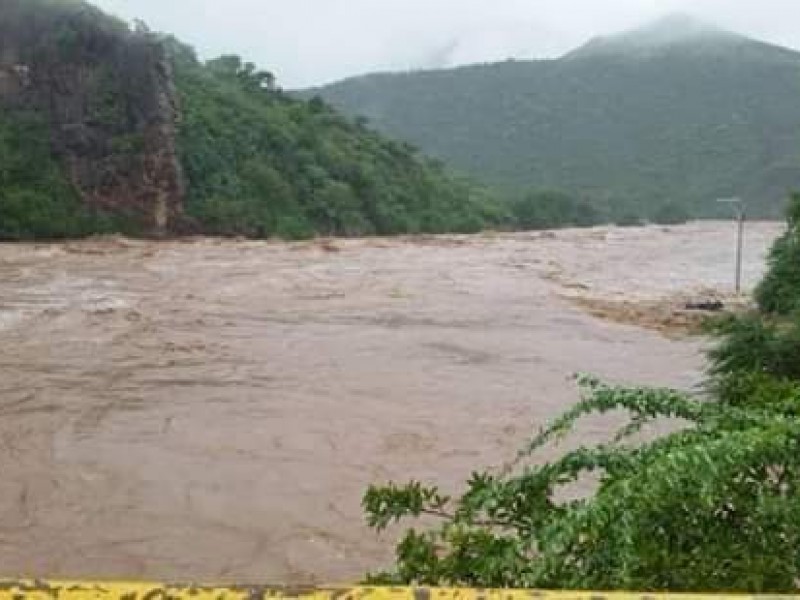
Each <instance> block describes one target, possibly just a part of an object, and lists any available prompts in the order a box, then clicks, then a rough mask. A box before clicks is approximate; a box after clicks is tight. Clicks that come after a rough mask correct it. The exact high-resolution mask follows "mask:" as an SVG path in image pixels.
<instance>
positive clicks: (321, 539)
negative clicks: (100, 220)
mask: <svg viewBox="0 0 800 600" xmlns="http://www.w3.org/2000/svg"><path fill="white" fill-rule="evenodd" d="M781 230H782V226H780V225H779V224H775V223H754V224H750V225H749V228H748V238H747V243H746V246H745V248H746V252H745V260H744V263H745V265H744V266H745V281H746V283H747V284H748V285H752V284H753V283H754V282H755V281H757V279H758V277H759V276H760V274H761V273H762V271H763V259H764V254H765V251H766V249H767V248H768V246H769V245H770V243H771V241H772V240H773V239H774V238H775V237H776V236H777V235H778V234H779V233H780V231H781ZM734 242H735V240H734V226H733V224H731V223H696V224H690V225H687V226H682V227H670V228H662V227H648V228H631V229H627V228H626V229H617V228H599V229H589V230H576V231H560V232H554V233H549V232H547V233H533V234H484V235H477V236H442V237H421V238H405V239H367V240H347V241H341V240H336V241H315V242H305V243H277V242H269V243H267V242H248V241H235V240H217V239H196V240H187V241H166V242H149V241H133V240H127V239H121V238H101V239H95V240H88V241H82V242H66V243H56V244H13V245H11V244H8V245H0V416H2V419H0V464H2V472H3V477H2V480H0V564H2V565H3V569H4V571H5V572H7V573H13V574H15V575H28V576H45V575H46V576H48V577H58V576H61V577H103V578H105V577H125V578H168V579H172V580H209V581H224V580H236V581H258V582H292V583H299V582H337V581H352V580H355V579H357V578H358V577H360V576H361V575H362V574H363V573H364V572H365V571H366V570H368V569H378V568H380V567H381V566H384V565H385V564H386V562H387V561H388V560H389V558H390V556H391V541H392V540H391V537H390V536H389V537H377V536H376V535H374V534H373V533H372V532H370V531H368V530H367V529H366V527H365V526H364V524H363V517H362V513H361V509H360V506H359V503H360V498H361V494H362V493H363V491H364V489H365V487H366V486H367V485H368V484H369V483H371V482H382V481H386V480H388V479H394V480H401V481H404V480H407V479H410V478H415V479H422V480H426V481H427V480H434V481H438V482H441V483H442V484H443V485H445V486H446V487H450V488H456V487H457V485H458V482H460V481H462V480H463V479H464V478H465V477H466V476H467V475H469V473H470V472H471V470H473V469H475V468H480V467H482V466H490V465H499V464H501V463H502V462H503V461H505V460H506V459H508V458H510V457H511V456H513V454H514V452H515V450H516V449H517V448H518V447H519V446H520V445H521V444H522V442H523V441H524V440H525V439H526V438H527V437H528V436H529V435H531V434H532V432H534V431H535V430H536V429H537V428H538V427H539V426H540V425H542V424H544V423H545V422H546V421H547V420H548V419H549V418H551V417H553V416H555V415H556V414H558V413H559V412H560V411H562V410H564V409H565V408H566V407H568V406H569V405H570V404H571V403H573V402H575V401H576V391H575V387H574V382H573V381H572V380H571V375H572V374H574V373H575V372H578V371H583V372H591V373H594V374H597V375H600V376H602V377H605V378H607V379H609V380H611V381H615V382H642V383H652V384H658V385H669V386H677V387H681V388H687V389H688V388H691V387H692V386H694V385H696V384H697V383H699V382H700V380H701V379H702V368H703V357H702V349H703V347H704V345H705V344H706V343H707V342H705V341H704V340H703V339H702V338H697V337H685V336H669V337H668V336H665V335H663V333H660V332H658V331H655V330H653V329H648V328H645V327H641V326H639V325H637V323H636V322H635V319H633V321H631V320H630V319H627V320H626V319H625V318H621V319H615V320H609V319H602V318H597V316H593V315H592V314H590V313H588V312H585V311H584V309H583V308H582V305H581V303H580V302H577V303H576V299H577V300H581V301H585V302H588V303H589V304H588V305H592V303H596V302H601V303H604V304H603V306H605V307H606V308H608V307H609V306H611V307H613V306H615V305H616V303H618V302H619V303H623V302H624V303H627V304H626V306H628V307H630V306H631V305H634V306H635V305H637V304H638V303H642V304H643V305H645V304H648V303H650V304H652V305H654V306H667V305H668V304H669V303H670V302H672V301H673V299H675V298H683V297H690V296H692V295H700V296H702V295H707V294H709V293H713V294H715V295H719V296H722V297H725V296H727V295H729V294H730V293H731V289H730V288H731V287H732V281H733V250H734ZM612 312H613V311H612ZM618 316H619V315H618ZM622 316H623V317H624V315H622ZM619 321H624V322H619ZM628 321H631V322H628ZM644 324H645V325H647V323H644ZM667 333H669V332H667ZM612 426H613V423H609V422H608V420H597V421H592V422H590V423H588V424H587V425H585V426H584V429H583V430H582V434H581V441H583V442H586V441H588V440H600V439H603V436H604V435H607V433H608V431H609V429H610V428H611V427H612ZM550 452H551V453H552V452H556V451H555V450H551V451H550ZM552 455H553V454H551V456H552Z"/></svg>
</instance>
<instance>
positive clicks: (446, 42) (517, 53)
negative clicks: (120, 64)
mask: <svg viewBox="0 0 800 600" xmlns="http://www.w3.org/2000/svg"><path fill="white" fill-rule="evenodd" d="M94 1H95V3H96V4H98V5H99V6H101V7H102V8H104V9H106V10H107V11H109V12H111V13H114V14H116V15H118V16H120V17H123V18H126V19H133V18H140V19H142V20H144V21H146V22H147V23H148V24H149V25H150V27H151V28H153V29H157V30H160V31H166V32H170V33H174V34H176V35H177V36H178V37H179V38H181V39H182V40H183V41H185V42H188V43H190V44H192V45H193V46H195V47H196V48H197V50H198V51H199V52H200V54H201V56H203V57H211V56H216V55H219V54H222V53H236V54H241V55H242V56H244V57H246V58H247V59H249V60H253V61H254V62H256V63H258V64H259V66H261V67H263V68H266V69H269V70H271V71H273V72H274V73H275V74H276V75H277V77H278V80H279V82H280V84H281V85H282V86H283V87H286V88H297V87H306V86H312V85H317V84H321V83H325V82H329V81H333V80H337V79H341V78H344V77H348V76H351V75H357V74H361V73H365V72H370V71H378V70H381V71H383V70H397V69H409V68H421V67H422V68H427V67H442V66H452V65H457V64H464V63H471V62H485V61H493V60H504V59H506V58H510V57H514V58H535V57H546V56H554V55H557V54H559V53H562V52H564V51H566V50H569V49H571V48H573V47H575V46H577V45H579V44H581V43H582V42H584V41H586V40H587V39H588V38H590V37H592V36H594V35H598V34H603V33H609V32H614V31H619V30H622V29H626V28H631V27H635V26H638V25H640V24H643V23H646V22H647V21H649V20H653V19H656V18H658V17H660V16H663V15H666V14H668V13H672V12H676V11H678V12H685V13H690V14H693V15H696V16H698V17H701V18H703V19H705V20H708V21H712V22H714V23H716V24H718V25H721V26H723V27H727V28H730V29H733V30H736V31H739V32H741V33H746V34H748V35H751V36H754V37H758V38H760V39H765V40H768V41H772V42H775V43H779V44H783V45H787V46H791V47H794V48H798V49H800V0H94Z"/></svg>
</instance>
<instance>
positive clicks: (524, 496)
mask: <svg viewBox="0 0 800 600" xmlns="http://www.w3.org/2000/svg"><path fill="white" fill-rule="evenodd" d="M582 389H583V392H584V399H583V401H582V402H581V403H580V404H578V405H577V407H575V408H574V409H572V410H570V411H569V412H568V413H567V414H565V415H564V416H562V417H561V418H559V419H557V420H556V421H555V422H554V423H552V424H551V426H550V427H548V428H547V429H545V430H544V431H542V432H541V433H540V434H538V435H537V436H535V437H534V439H533V440H532V441H531V442H530V443H529V444H528V445H527V446H526V447H525V448H524V449H523V451H522V452H521V453H520V454H519V456H518V457H517V460H516V461H515V462H514V463H512V464H511V465H509V466H508V467H507V468H506V469H505V470H504V471H502V472H495V473H492V472H481V473H475V474H473V476H472V477H471V478H470V480H469V481H468V482H467V487H466V491H465V492H463V493H462V494H461V495H459V496H456V497H451V496H447V495H445V494H443V493H442V492H440V490H439V489H438V488H437V487H435V486H424V485H422V484H420V483H418V482H412V483H411V484H408V485H403V486H397V485H394V484H389V485H386V486H373V487H371V488H370V489H369V490H368V491H367V493H366V495H365V497H364V507H365V510H366V513H367V518H368V522H369V524H370V525H371V526H372V527H374V528H376V529H378V530H381V529H383V528H385V527H387V526H388V525H390V524H391V523H394V522H395V521H397V520H400V519H406V518H418V517H426V518H430V517H434V518H438V519H440V520H441V521H442V525H441V526H439V527H434V528H430V529H426V530H425V531H422V532H420V531H417V530H414V529H411V530H409V531H407V533H406V534H405V536H404V537H403V538H402V540H401V541H400V543H399V544H398V546H397V559H396V566H395V568H394V570H392V571H390V572H387V573H383V574H379V575H373V576H371V577H370V579H369V580H370V582H378V583H386V584H429V585H453V586H471V587H527V588H561V589H597V590H620V589H623V590H629V589H636V590H644V591H667V590H668V591H672V592H679V591H699V590H703V591H730V590H737V591H741V592H745V591H749V592H790V591H793V590H796V589H797V579H798V576H800V552H798V547H800V487H798V486H800V421H798V420H797V419H795V418H790V417H793V415H794V414H796V406H797V405H796V403H795V404H794V405H792V412H785V411H782V410H781V409H782V408H783V407H782V405H780V404H779V403H773V404H772V405H771V407H770V410H768V411H765V410H763V407H762V406H759V407H749V408H744V407H734V406H729V405H725V404H721V403H709V402H705V401H702V400H701V399H695V398H692V397H690V396H687V395H685V394H680V393H677V392H672V391H669V390H655V389H646V388H642V389H626V388H614V387H608V386H605V385H603V384H601V383H599V382H598V381H596V380H593V379H585V380H583V381H582ZM786 392H791V394H793V397H794V399H795V400H797V399H798V398H800V389H798V388H797V387H796V385H795V386H789V387H787V388H786V389H781V391H780V393H781V394H783V393H786ZM620 409H622V410H626V411H628V412H629V413H630V415H631V419H630V421H629V423H628V424H627V425H626V426H625V427H623V428H622V429H621V430H620V433H619V435H617V436H615V438H614V439H613V440H609V442H607V443H605V444H602V445H599V446H595V447H583V448H580V449H578V450H575V451H571V452H566V453H565V454H564V455H563V456H562V457H561V458H560V459H559V460H557V461H554V462H551V463H546V464H544V465H540V464H538V463H537V462H536V461H535V452H536V451H537V450H538V449H540V448H541V447H543V446H544V445H545V444H548V443H551V442H552V441H553V440H555V439H557V438H559V437H560V436H561V435H563V434H564V433H566V432H567V431H569V430H570V429H571V428H572V427H573V425H574V423H575V422H576V421H577V420H578V419H579V418H580V417H582V416H584V415H588V414H592V413H597V412H599V413H605V412H608V411H611V410H620ZM659 416H667V417H678V418H681V419H684V420H685V422H687V423H688V426H687V428H686V429H684V430H682V431H679V432H676V433H673V434H671V435H668V436H665V437H663V438H660V439H658V440H655V441H652V442H649V443H645V444H642V445H636V444H631V443H630V436H631V435H632V434H634V433H636V432H637V431H639V429H640V428H641V427H642V426H643V424H645V423H647V422H649V421H651V420H653V419H654V418H656V417H659ZM587 475H593V476H595V477H597V476H599V487H598V488H597V490H596V491H595V492H594V493H593V494H591V495H589V496H588V497H586V498H583V499H579V500H573V501H560V500H558V499H557V498H558V492H559V491H560V490H561V489H562V488H563V487H564V486H566V485H569V484H570V483H572V482H575V481H577V480H579V479H581V478H583V477H585V476H587Z"/></svg>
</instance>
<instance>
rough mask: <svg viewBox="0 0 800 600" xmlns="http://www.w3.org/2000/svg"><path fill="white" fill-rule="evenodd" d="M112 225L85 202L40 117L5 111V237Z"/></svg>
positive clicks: (1, 221)
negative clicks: (53, 149) (57, 157)
mask: <svg viewBox="0 0 800 600" xmlns="http://www.w3.org/2000/svg"><path fill="white" fill-rule="evenodd" d="M111 227H112V223H111V222H110V221H109V220H108V219H107V218H102V217H100V216H98V215H93V214H91V213H90V211H88V210H87V209H86V208H85V207H84V206H83V205H82V204H81V201H80V198H79V196H78V194H77V193H76V191H75V190H74V188H73V187H72V185H70V183H69V182H68V181H67V178H66V176H65V174H64V172H63V169H62V167H61V166H60V165H59V164H58V162H57V161H56V160H55V159H54V158H53V156H52V153H51V150H50V137H49V132H48V127H47V124H46V123H45V122H44V121H43V120H42V119H41V117H39V116H38V115H36V114H32V113H30V112H25V111H17V112H13V113H12V112H2V113H0V240H9V239H10V240H18V239H25V238H31V237H44V238H59V237H74V236H79V235H85V234H87V233H94V232H101V231H106V230H109V229H110V228H111Z"/></svg>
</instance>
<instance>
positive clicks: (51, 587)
mask: <svg viewBox="0 0 800 600" xmlns="http://www.w3.org/2000/svg"><path fill="white" fill-rule="evenodd" d="M725 598H732V599H734V598H735V599H737V600H742V599H748V598H761V599H762V600H767V599H769V598H772V599H778V598H780V599H781V600H800V596H772V597H769V596H753V595H746V594H742V595H736V594H644V593H631V592H563V591H553V592H550V591H537V590H480V589H455V588H421V587H420V588H411V587H352V588H348V587H342V588H276V587H269V586H235V585H234V586H221V587H212V586H202V585H169V584H161V583H133V582H105V583H104V582H91V581H37V580H9V581H3V582H0V600H28V599H31V600H110V599H119V600H269V599H274V600H284V599H285V600H723V599H725Z"/></svg>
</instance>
